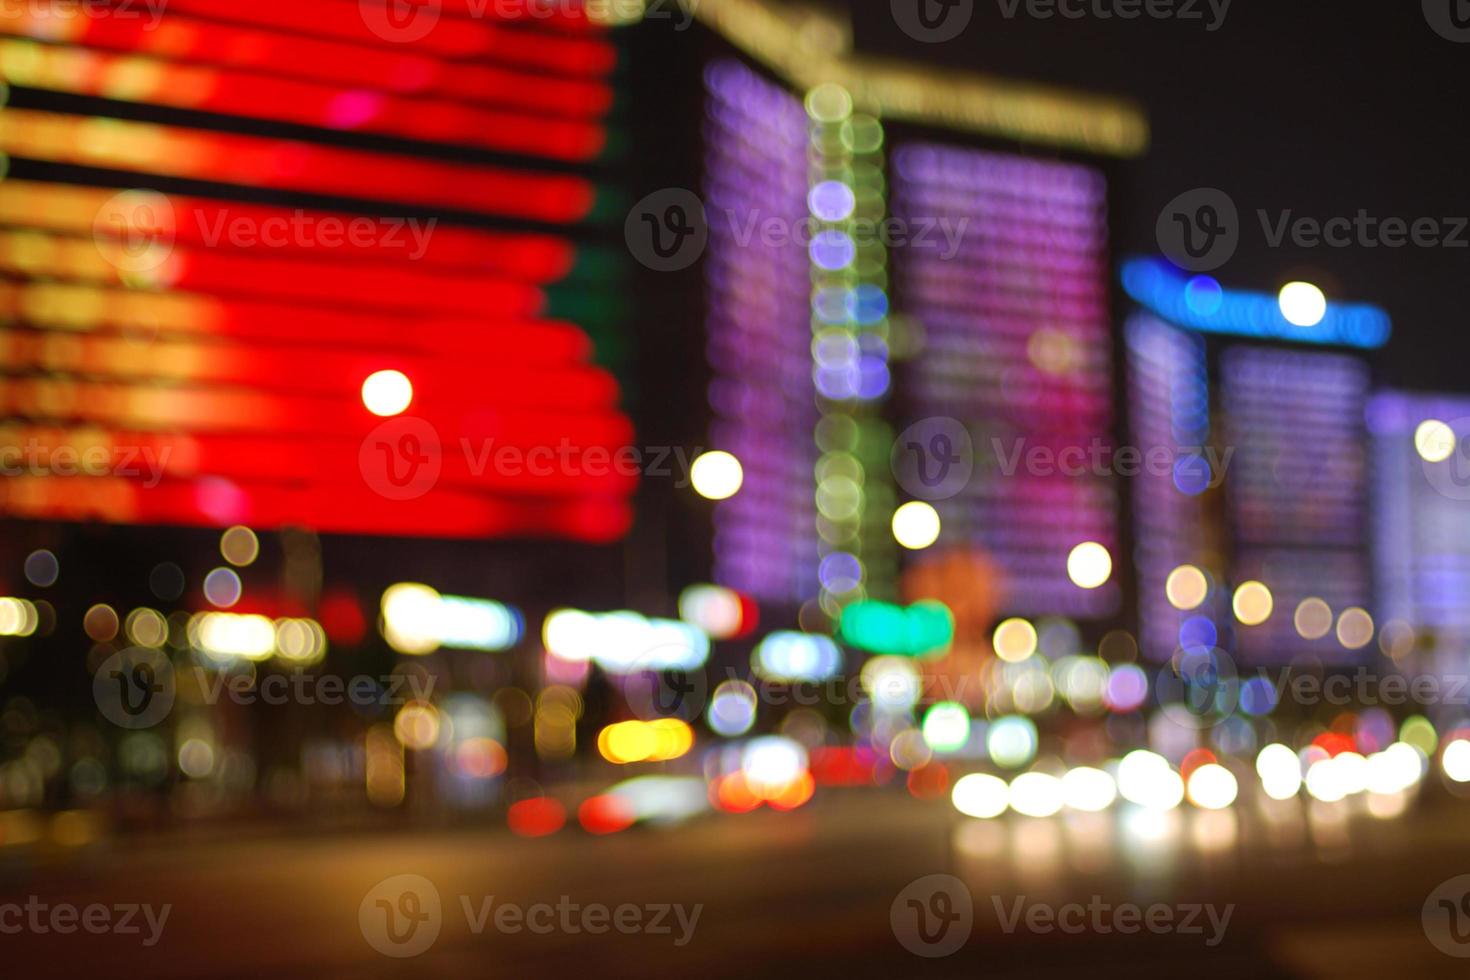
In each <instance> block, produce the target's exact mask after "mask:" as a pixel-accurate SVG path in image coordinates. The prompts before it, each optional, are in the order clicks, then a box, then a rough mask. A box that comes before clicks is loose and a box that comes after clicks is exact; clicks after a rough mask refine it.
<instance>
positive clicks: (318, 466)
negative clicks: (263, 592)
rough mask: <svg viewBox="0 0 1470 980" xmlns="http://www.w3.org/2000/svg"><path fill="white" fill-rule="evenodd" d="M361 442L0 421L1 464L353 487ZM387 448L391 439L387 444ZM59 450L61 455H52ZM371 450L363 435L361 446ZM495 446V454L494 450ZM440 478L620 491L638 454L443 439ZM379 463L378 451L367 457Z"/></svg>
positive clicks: (534, 489)
mask: <svg viewBox="0 0 1470 980" xmlns="http://www.w3.org/2000/svg"><path fill="white" fill-rule="evenodd" d="M362 446H363V443H362V442H361V441H351V440H347V439H331V438H307V439H299V438H298V439H276V438H273V437H271V436H214V435H182V434H166V433H156V432H138V431H126V430H121V431H118V430H109V431H99V430H97V429H73V428H65V427H56V426H40V425H19V424H10V425H0V468H4V469H8V470H10V471H11V472H14V471H15V470H16V469H21V468H23V469H25V470H26V471H35V472H40V471H42V470H46V469H50V470H53V471H55V472H57V473H58V474H60V475H67V474H70V475H87V474H91V475H94V476H101V475H123V476H130V477H133V478H135V479H143V480H144V481H145V482H153V481H156V480H157V479H158V478H159V477H168V478H170V479H176V480H181V479H199V478H203V477H209V476H218V477H227V478H229V479H231V480H256V481H259V482H263V483H302V482H305V483H313V484H333V485H347V486H356V485H360V484H362V483H364V482H365V479H364V476H363V473H362V463H361V459H360V457H361V454H362V452H363V449H362ZM389 448H390V449H391V448H392V446H391V445H390V447H389ZM58 450H62V451H63V452H64V453H65V454H66V455H64V456H58V455H57V451H58ZM367 452H368V453H369V454H372V453H373V452H374V450H373V449H372V446H371V444H370V443H369V448H368V450H367ZM497 454H498V455H497ZM439 458H440V467H441V468H440V476H439V479H438V484H437V485H439V486H452V487H459V488H461V489H474V490H477V491H479V492H483V493H494V494H499V495H502V496H507V497H523V496H527V495H530V496H545V497H585V496H624V495H627V494H631V493H632V492H633V490H634V489H635V487H636V486H637V482H638V476H637V473H636V472H634V470H636V469H637V468H638V463H639V461H640V460H641V457H638V456H634V455H633V450H632V449H631V448H630V447H625V446H621V445H615V444H607V443H600V444H597V445H588V444H585V443H574V442H572V441H571V440H570V439H568V440H566V441H563V442H558V443H556V444H552V445H526V444H525V443H524V442H511V441H507V440H496V441H495V442H493V443H490V442H488V441H486V442H483V443H474V442H470V443H469V444H468V445H466V444H464V443H460V442H458V441H450V442H448V443H447V444H444V443H441V446H440V453H439ZM371 462H372V463H373V464H377V463H378V462H379V460H378V459H377V458H373V459H371Z"/></svg>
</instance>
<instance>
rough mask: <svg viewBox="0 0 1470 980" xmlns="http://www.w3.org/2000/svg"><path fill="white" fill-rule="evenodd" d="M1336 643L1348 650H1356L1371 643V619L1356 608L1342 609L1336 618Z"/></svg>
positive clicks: (1364, 612) (1366, 613) (1362, 610)
mask: <svg viewBox="0 0 1470 980" xmlns="http://www.w3.org/2000/svg"><path fill="white" fill-rule="evenodd" d="M1337 641H1338V642H1339V643H1341V644H1342V645H1343V646H1345V647H1347V648H1348V649H1349V650H1358V649H1360V648H1362V647H1365V646H1367V645H1368V644H1369V643H1371V642H1372V641H1373V617H1372V616H1370V615H1368V611H1367V610H1366V609H1359V608H1358V607H1357V606H1354V607H1352V608H1351V609H1344V610H1343V611H1342V615H1341V616H1339V617H1337Z"/></svg>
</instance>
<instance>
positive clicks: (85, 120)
mask: <svg viewBox="0 0 1470 980" xmlns="http://www.w3.org/2000/svg"><path fill="white" fill-rule="evenodd" d="M0 149H3V150H4V151H5V152H7V153H10V154H11V155H13V156H18V157H26V158H29V159H33V160H49V161H52V162H56V163H71V164H77V165H80V166H85V167H106V168H111V169H117V170H126V171H133V172H141V173H157V174H163V175H167V176H171V177H191V178H195V179H198V180H212V181H218V182H221V183H227V184H241V185H245V186H253V187H273V188H279V189H282V190H295V191H305V192H308V193H314V194H334V195H342V196H346V197H358V198H364V199H367V200H383V201H402V202H405V203H411V204H419V205H431V206H437V207H448V208H459V209H464V210H468V211H478V212H482V213H485V214H498V215H507V216H512V217H521V218H530V219H533V220H538V221H548V222H553V223H569V222H574V221H579V220H581V219H582V218H585V217H586V216H587V214H588V212H589V211H590V210H591V208H592V204H593V201H594V198H595V196H596V192H595V190H594V188H593V186H592V184H591V183H590V182H589V181H586V180H583V179H582V178H579V177H565V176H554V175H541V174H530V173H523V172H515V171H509V170H502V169H498V168H491V167H475V166H466V165H463V164H453V163H441V162H438V161H432V160H422V159H419V158H416V157H409V156H402V155H398V154H390V153H376V152H367V151H363V150H349V149H343V148H340V147H329V146H320V145H317V144H312V143H302V142H298V141H295V140H279V139H269V138H265V137H259V136H237V135H229V134H223V133H206V132H201V131H198V130H190V129H183V128H180V127H177V126H157V125H152V124H149V123H137V122H125V121H122V120H117V119H104V118H98V117H89V116H70V115H62V114H60V113H52V112H40V111H35V110H30V109H5V110H3V111H0Z"/></svg>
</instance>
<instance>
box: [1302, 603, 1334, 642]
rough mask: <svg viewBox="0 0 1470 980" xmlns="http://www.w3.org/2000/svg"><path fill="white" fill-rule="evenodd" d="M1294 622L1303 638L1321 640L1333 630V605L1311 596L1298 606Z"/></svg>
mask: <svg viewBox="0 0 1470 980" xmlns="http://www.w3.org/2000/svg"><path fill="white" fill-rule="evenodd" d="M1292 622H1293V624H1294V625H1295V626H1296V632H1297V635H1298V636H1300V637H1301V638H1302V639H1304V640H1320V639H1321V638H1322V637H1324V636H1326V635H1327V634H1328V633H1329V632H1331V631H1332V607H1331V606H1329V605H1328V604H1327V603H1326V602H1324V601H1323V600H1321V599H1319V598H1317V597H1316V596H1309V597H1307V598H1305V599H1303V600H1302V601H1301V603H1300V604H1299V605H1298V606H1297V607H1296V613H1295V615H1293V616H1292Z"/></svg>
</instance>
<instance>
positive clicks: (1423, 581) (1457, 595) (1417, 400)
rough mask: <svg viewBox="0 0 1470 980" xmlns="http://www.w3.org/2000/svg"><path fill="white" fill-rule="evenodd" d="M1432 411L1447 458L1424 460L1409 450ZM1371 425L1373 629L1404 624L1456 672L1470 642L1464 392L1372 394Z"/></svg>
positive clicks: (1468, 407) (1469, 426) (1468, 432)
mask: <svg viewBox="0 0 1470 980" xmlns="http://www.w3.org/2000/svg"><path fill="white" fill-rule="evenodd" d="M1431 419H1432V420H1436V421H1438V422H1442V423H1444V424H1445V425H1447V426H1449V428H1450V430H1451V431H1452V432H1453V433H1454V435H1455V438H1456V448H1455V451H1454V452H1452V453H1451V454H1450V456H1449V457H1448V458H1447V459H1444V460H1438V461H1430V460H1425V459H1424V458H1422V457H1421V456H1420V455H1419V453H1418V451H1417V449H1416V448H1415V432H1416V430H1417V429H1418V428H1419V426H1420V425H1421V424H1422V423H1424V422H1425V421H1428V420H1431ZM1368 428H1369V432H1370V440H1371V441H1370V445H1371V446H1372V472H1373V518H1374V519H1373V545H1374V549H1373V550H1374V566H1375V568H1374V570H1375V573H1376V585H1377V604H1376V606H1375V607H1374V618H1375V620H1376V621H1377V623H1378V626H1379V628H1380V629H1382V628H1383V627H1385V626H1386V625H1387V624H1389V623H1391V622H1395V621H1397V622H1398V623H1401V624H1408V625H1409V626H1410V627H1411V628H1412V629H1413V630H1414V633H1415V634H1416V646H1417V647H1418V648H1420V649H1422V650H1428V651H1433V652H1434V655H1436V656H1438V657H1440V658H1441V659H1442V660H1443V661H1445V663H1444V667H1445V669H1456V670H1463V669H1464V644H1465V643H1466V642H1467V641H1470V489H1467V483H1466V478H1465V473H1464V466H1465V463H1464V459H1465V454H1464V448H1463V447H1464V445H1465V443H1464V440H1465V439H1466V438H1467V437H1470V398H1464V397H1456V396H1453V395H1440V394H1423V393H1417V392H1401V391H1385V392H1379V393H1377V394H1375V395H1374V396H1373V398H1372V400H1371V401H1370V402H1369V408H1368ZM1431 476H1432V477H1433V481H1434V482H1431Z"/></svg>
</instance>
